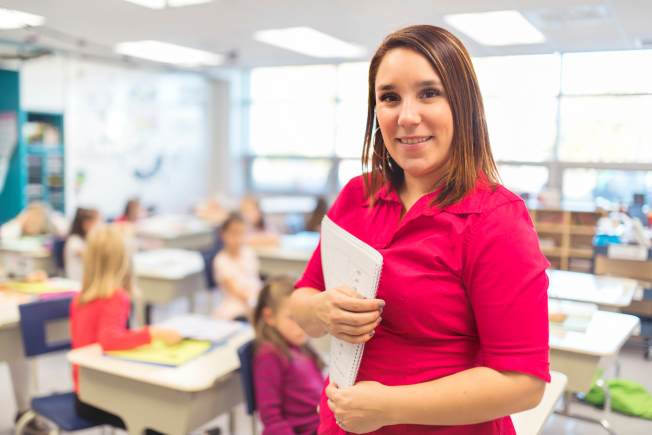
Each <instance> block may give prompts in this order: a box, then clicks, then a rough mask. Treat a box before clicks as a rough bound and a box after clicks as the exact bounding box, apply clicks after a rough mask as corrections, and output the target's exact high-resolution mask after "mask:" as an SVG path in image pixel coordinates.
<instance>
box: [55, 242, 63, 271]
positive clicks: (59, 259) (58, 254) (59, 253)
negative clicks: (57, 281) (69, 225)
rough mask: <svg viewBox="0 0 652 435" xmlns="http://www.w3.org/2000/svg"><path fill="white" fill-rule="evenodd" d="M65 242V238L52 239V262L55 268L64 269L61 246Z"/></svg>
mask: <svg viewBox="0 0 652 435" xmlns="http://www.w3.org/2000/svg"><path fill="white" fill-rule="evenodd" d="M65 244H66V239H54V245H53V246H52V255H53V256H54V264H55V266H56V267H57V270H64V268H65V264H64V256H63V247H64V246H65Z"/></svg>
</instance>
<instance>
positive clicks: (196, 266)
mask: <svg viewBox="0 0 652 435" xmlns="http://www.w3.org/2000/svg"><path fill="white" fill-rule="evenodd" d="M204 267H205V265H204V258H203V257H202V255H201V254H200V253H199V252H197V251H188V250H185V249H168V248H162V249H153V250H151V251H143V252H136V253H135V254H134V269H135V272H136V276H139V277H146V278H161V279H171V280H175V279H182V278H185V277H186V276H188V275H192V274H194V273H199V272H203V271H204Z"/></svg>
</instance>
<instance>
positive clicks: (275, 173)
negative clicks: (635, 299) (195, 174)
mask: <svg viewBox="0 0 652 435" xmlns="http://www.w3.org/2000/svg"><path fill="white" fill-rule="evenodd" d="M473 64H474V68H475V71H476V74H477V77H478V81H479V84H480V89H481V92H482V97H483V101H484V105H485V113H486V117H487V123H488V128H489V136H490V140H491V147H492V151H493V153H494V158H495V160H496V161H497V163H498V165H499V172H500V174H501V177H502V179H503V182H504V183H505V185H506V186H507V187H508V188H510V189H512V190H513V191H515V192H518V193H528V194H529V195H530V196H531V197H532V196H537V195H538V194H539V193H540V192H542V191H544V190H546V189H551V190H555V191H557V193H561V195H562V198H563V199H567V200H573V201H588V202H595V201H596V200H601V201H603V200H605V199H608V200H609V201H625V202H631V201H632V200H633V195H634V194H635V193H644V194H645V193H648V194H647V195H646V197H648V200H652V185H651V184H650V183H649V181H648V180H649V177H650V175H649V174H652V122H650V120H649V118H650V115H651V114H652V80H650V76H649V71H651V70H652V50H632V51H619V52H595V53H569V54H564V55H560V54H545V55H524V56H496V57H484V58H474V59H473ZM368 73H369V64H368V63H367V62H357V63H341V64H338V65H316V66H297V67H273V68H255V69H253V70H251V74H250V79H249V86H248V95H249V99H248V101H247V102H246V105H245V106H246V110H247V115H246V116H245V118H246V119H248V122H249V124H248V128H247V130H246V131H247V134H246V135H245V136H247V135H248V136H247V142H248V146H249V153H250V154H249V157H248V159H249V170H250V177H249V187H250V188H251V189H253V190H257V191H260V192H270V193H272V192H273V193H295V192H296V193H309V194H327V195H330V196H331V197H333V196H334V195H335V194H336V193H337V192H338V191H339V189H341V188H342V187H343V186H344V185H345V184H346V183H347V182H348V181H349V180H350V179H351V178H353V177H355V176H358V175H360V174H361V172H362V167H361V163H360V155H361V153H362V147H363V141H364V134H365V127H366V123H367V117H368V114H367V98H368V94H369V90H368V84H367V80H368ZM552 196H553V197H554V196H555V195H552Z"/></svg>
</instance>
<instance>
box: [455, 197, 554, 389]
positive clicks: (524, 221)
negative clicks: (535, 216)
mask: <svg viewBox="0 0 652 435" xmlns="http://www.w3.org/2000/svg"><path fill="white" fill-rule="evenodd" d="M483 215H484V216H483V217H484V219H482V218H481V219H480V221H479V224H478V226H477V228H476V229H475V231H474V232H473V234H472V235H471V236H470V237H469V242H468V246H467V249H466V250H465V252H466V255H465V259H464V272H463V275H462V279H463V282H464V285H465V287H466V289H467V291H468V295H469V299H470V302H471V305H472V307H473V312H474V315H475V320H476V324H477V328H478V335H479V338H480V343H481V347H482V357H483V363H482V365H483V366H485V367H490V368H492V369H494V370H497V371H516V372H522V373H527V374H530V375H534V376H537V377H539V378H541V379H543V380H544V381H546V382H550V373H549V362H548V355H549V350H550V348H549V346H548V340H549V334H548V295H547V291H548V276H547V275H546V268H547V267H548V265H549V263H548V261H547V260H546V258H545V257H544V256H543V254H542V253H541V250H540V249H539V242H538V237H537V233H536V231H535V230H534V227H533V225H532V220H531V219H530V215H529V213H528V211H527V209H526V208H525V205H524V204H523V202H522V201H520V200H518V201H514V202H510V203H508V204H502V205H500V206H498V207H496V208H494V209H493V210H490V211H489V212H488V213H483Z"/></svg>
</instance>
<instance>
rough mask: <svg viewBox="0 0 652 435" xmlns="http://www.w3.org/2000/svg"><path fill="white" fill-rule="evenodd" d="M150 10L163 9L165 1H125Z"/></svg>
mask: <svg viewBox="0 0 652 435" xmlns="http://www.w3.org/2000/svg"><path fill="white" fill-rule="evenodd" d="M125 1H126V2H129V3H134V4H137V5H139V6H145V7H146V8H150V9H165V0H125Z"/></svg>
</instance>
